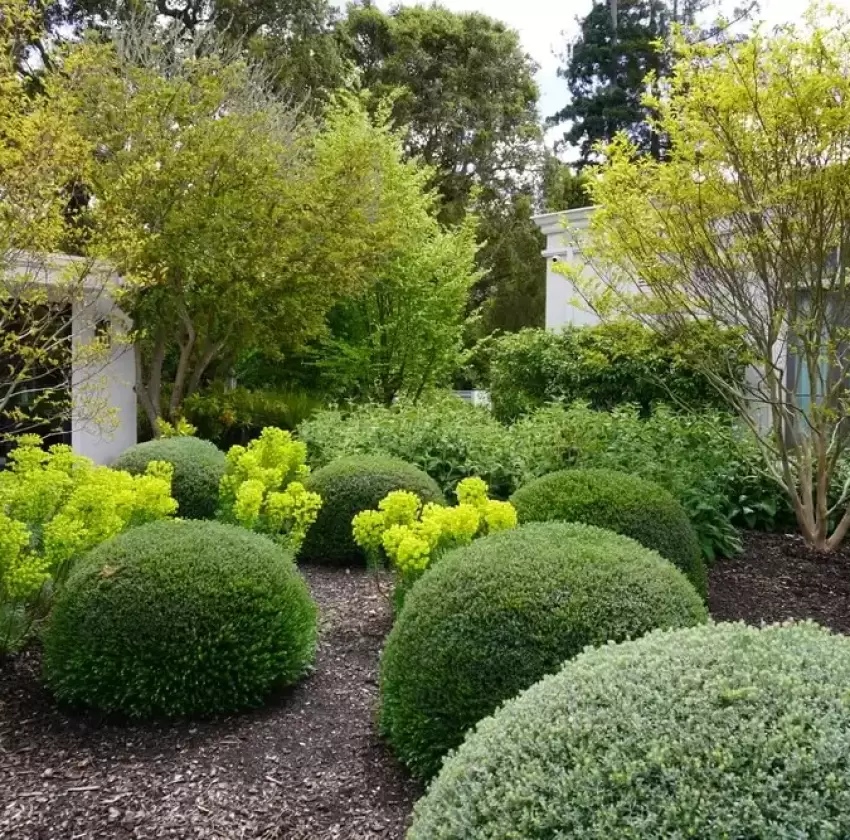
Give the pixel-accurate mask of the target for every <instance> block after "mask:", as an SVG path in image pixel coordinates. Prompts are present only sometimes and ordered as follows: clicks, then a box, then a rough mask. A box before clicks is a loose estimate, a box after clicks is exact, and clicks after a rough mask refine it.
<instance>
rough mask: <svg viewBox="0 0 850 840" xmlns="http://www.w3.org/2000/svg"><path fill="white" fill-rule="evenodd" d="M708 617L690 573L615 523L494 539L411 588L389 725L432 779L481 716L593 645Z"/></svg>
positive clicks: (398, 747)
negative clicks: (613, 527)
mask: <svg viewBox="0 0 850 840" xmlns="http://www.w3.org/2000/svg"><path fill="white" fill-rule="evenodd" d="M706 618H707V614H706V610H705V607H704V605H703V603H702V601H701V599H700V597H699V596H698V595H697V593H696V592H695V591H694V588H693V587H692V586H691V585H690V584H689V583H688V581H687V580H686V578H685V576H684V575H683V574H682V573H681V572H680V571H678V570H677V569H676V568H675V567H674V566H673V565H672V564H671V563H669V562H667V561H666V560H663V559H662V558H661V557H660V556H659V555H658V554H656V553H655V552H654V551H649V550H647V549H645V548H643V547H642V546H640V545H638V543H636V542H635V541H634V540H631V539H628V538H626V537H622V536H620V535H618V534H613V533H611V532H610V531H603V530H601V529H599V528H592V527H590V526H587V525H576V524H566V523H560V522H559V523H547V524H535V525H526V526H523V527H522V528H519V529H518V530H516V531H506V532H502V533H499V534H495V535H493V536H491V537H486V538H484V539H481V540H478V541H476V542H475V543H473V544H472V545H470V546H468V547H466V548H462V549H457V550H455V551H453V552H450V553H449V554H447V555H446V556H445V557H444V558H443V559H441V560H440V562H439V563H437V564H436V565H435V566H434V567H433V568H432V569H431V570H429V571H428V573H427V574H426V575H425V576H424V577H423V578H422V579H421V580H420V581H419V582H418V583H417V584H416V585H415V586H414V587H413V588H412V589H411V591H410V592H409V593H408V595H407V598H406V600H405V605H404V609H403V610H402V611H401V613H400V615H399V618H398V620H397V622H396V624H395V626H394V627H393V629H392V632H391V633H390V635H389V638H388V640H387V644H386V648H385V650H384V653H383V656H382V659H381V712H380V727H381V731H382V733H383V734H384V735H385V736H386V737H387V739H388V740H389V742H390V743H391V745H392V746H393V748H394V749H395V751H396V753H397V754H398V756H399V758H400V759H401V760H402V761H403V762H404V763H405V764H406V765H407V766H408V767H409V768H410V769H411V770H412V771H413V772H414V773H415V774H416V775H418V776H422V777H426V778H427V777H429V776H431V775H433V774H434V773H435V772H436V771H437V770H438V769H439V766H440V760H441V759H442V757H443V756H444V755H445V754H446V753H447V752H448V751H449V750H450V749H452V748H453V747H456V746H457V745H458V744H459V743H460V742H461V740H462V739H463V735H464V733H465V732H466V731H467V730H468V729H469V728H470V727H471V726H472V725H473V724H475V723H476V722H477V721H478V720H480V719H481V718H483V717H485V716H486V715H488V714H490V713H491V712H492V711H493V710H494V709H495V708H496V707H497V706H498V705H499V704H500V703H501V702H502V701H504V700H507V699H508V698H510V697H513V696H514V695H515V694H517V693H518V692H519V691H522V690H523V689H525V688H528V686H530V685H532V684H533V683H535V682H536V681H537V680H539V679H540V678H541V677H542V676H543V675H544V674H547V673H552V672H554V671H556V670H557V669H558V668H559V666H560V665H561V663H562V662H563V661H564V660H565V659H568V658H570V657H572V656H575V655H576V654H577V653H579V652H580V651H581V650H582V648H583V647H584V646H585V645H591V644H601V643H603V642H606V641H608V640H609V639H615V640H622V639H626V638H630V637H635V636H640V635H642V634H644V633H646V632H647V631H649V630H652V629H654V628H657V627H682V626H687V625H691V624H696V623H699V622H702V621H705V620H706Z"/></svg>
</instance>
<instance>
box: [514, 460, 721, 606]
mask: <svg viewBox="0 0 850 840" xmlns="http://www.w3.org/2000/svg"><path fill="white" fill-rule="evenodd" d="M511 501H512V502H513V504H514V506H515V507H516V509H517V514H518V515H519V521H520V522H551V521H561V522H584V523H585V524H587V525H595V526H596V527H598V528H606V529H607V530H609V531H615V532H616V533H618V534H623V535H625V536H627V537H631V538H632V539H634V540H637V541H638V542H639V543H640V544H641V545H644V546H646V547H647V548H651V549H653V550H654V551H657V552H658V553H659V554H660V555H661V556H662V557H666V558H667V559H668V560H669V561H670V562H671V563H674V564H675V565H676V566H678V567H679V568H680V569H681V570H682V571H683V572H684V573H685V574H686V575H687V576H688V580H690V582H691V583H692V584H693V585H694V586H695V587H696V589H697V591H698V592H699V593H700V595H702V596H703V598H705V597H706V594H707V589H708V583H707V578H706V570H705V563H704V562H703V559H702V552H701V550H700V546H699V541H698V539H697V535H696V533H695V531H694V529H693V526H692V525H691V523H690V520H689V519H688V515H687V513H685V509H684V508H683V507H682V506H681V505H680V504H679V503H678V502H677V501H676V500H675V499H674V498H673V496H672V495H671V494H670V493H668V492H667V491H666V490H665V489H664V488H663V487H661V486H660V485H658V484H655V483H654V482H652V481H646V480H644V479H642V478H638V477H637V476H634V475H629V474H628V473H622V472H617V471H616V470H604V469H572V470H562V471H560V472H555V473H551V474H549V475H544V476H543V477H542V478H538V479H536V480H535V481H532V482H530V483H529V484H526V485H524V486H523V487H521V488H520V489H519V490H517V492H516V493H514V495H513V496H512V497H511Z"/></svg>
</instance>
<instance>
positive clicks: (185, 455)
mask: <svg viewBox="0 0 850 840" xmlns="http://www.w3.org/2000/svg"><path fill="white" fill-rule="evenodd" d="M151 461H166V462H167V463H169V464H171V466H172V467H173V468H174V479H173V482H172V494H173V495H174V498H175V499H176V500H177V515H178V516H180V517H181V518H182V519H212V518H213V517H214V516H215V512H216V508H217V507H218V485H219V482H220V481H221V477H222V476H223V475H224V453H223V452H222V451H221V450H220V449H218V448H217V447H216V446H214V445H213V444H211V443H210V442H209V441H206V440H200V439H199V438H196V437H186V436H177V437H166V438H158V439H156V440H150V441H148V442H147V443H139V444H137V445H136V446H131V447H130V448H129V449H128V450H127V451H126V452H123V453H122V454H121V455H119V456H118V458H117V459H116V460H115V462H114V463H113V464H112V467H113V469H116V470H126V471H127V472H128V473H131V474H132V475H139V474H141V473H143V472H144V471H145V470H146V469H147V466H148V464H149V463H150V462H151Z"/></svg>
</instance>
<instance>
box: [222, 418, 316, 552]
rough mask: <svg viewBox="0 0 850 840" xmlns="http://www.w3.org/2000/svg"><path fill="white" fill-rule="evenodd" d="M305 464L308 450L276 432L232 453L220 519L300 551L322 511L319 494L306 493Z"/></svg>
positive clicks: (272, 430)
mask: <svg viewBox="0 0 850 840" xmlns="http://www.w3.org/2000/svg"><path fill="white" fill-rule="evenodd" d="M306 461H307V447H306V446H305V445H304V444H303V443H301V442H300V441H297V440H295V439H294V438H293V437H292V435H291V434H290V433H289V432H285V431H283V430H282V429H276V428H274V427H271V426H269V427H267V428H265V429H263V431H262V433H261V434H260V436H259V437H258V438H257V439H256V440H252V441H251V442H250V443H249V444H248V446H234V447H232V448H231V449H230V451H229V452H228V453H227V461H226V466H225V471H224V476H223V478H222V479H221V485H220V488H219V499H220V518H221V519H223V520H224V521H226V522H231V523H235V524H238V525H241V526H242V527H243V528H249V529H250V530H252V531H257V532H258V533H261V534H266V535H268V536H270V537H272V538H274V539H275V540H276V541H277V542H279V543H281V544H282V545H284V546H286V547H287V548H290V549H292V550H293V551H297V550H298V548H299V547H300V546H301V543H302V542H303V541H304V536H305V535H306V533H307V529H308V528H309V527H310V525H312V524H313V522H315V521H316V517H317V516H318V513H319V509H320V508H321V506H322V499H321V497H320V496H319V494H318V493H312V492H310V491H309V490H307V489H306V488H305V487H304V484H303V480H304V479H305V478H307V476H308V475H309V474H310V468H309V467H308V466H307V464H306Z"/></svg>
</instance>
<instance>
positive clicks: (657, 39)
mask: <svg viewBox="0 0 850 840" xmlns="http://www.w3.org/2000/svg"><path fill="white" fill-rule="evenodd" d="M614 5H615V8H616V15H615V14H613V13H612V4H611V2H610V0H609V2H603V0H594V4H593V8H592V9H591V10H590V12H589V13H588V14H587V15H586V16H585V17H584V18H583V19H582V20H581V21H580V33H579V36H578V38H577V39H576V40H575V41H574V42H573V43H571V44H569V45H568V47H567V50H566V51H565V53H564V54H563V55H562V57H561V60H562V62H563V63H562V66H561V67H560V68H559V69H558V75H559V76H560V77H561V78H563V79H565V80H566V82H567V88H568V90H569V96H570V98H569V102H568V103H567V105H565V106H564V108H562V109H561V110H560V111H558V113H556V114H554V115H552V116H551V117H549V119H548V122H549V123H550V124H551V125H558V124H560V123H563V122H570V123H571V125H570V127H569V129H568V130H567V131H566V133H565V134H564V142H565V143H567V144H569V145H574V146H577V147H578V148H579V151H580V155H581V157H580V163H581V165H585V164H587V163H590V162H592V161H593V160H594V154H593V148H594V146H595V144H596V143H597V142H598V141H600V140H601V141H605V142H609V141H610V140H611V139H612V138H613V137H614V135H615V134H616V133H617V132H618V131H624V132H625V133H626V134H627V135H628V136H629V139H630V140H631V141H632V143H633V144H634V145H635V147H636V148H637V149H638V150H639V151H640V152H641V153H642V154H647V153H648V154H650V155H652V157H654V158H655V159H656V160H658V159H660V158H661V157H662V156H663V155H664V143H665V138H664V137H663V136H662V135H661V134H659V133H658V132H657V131H655V130H654V128H653V127H652V126H651V124H650V123H649V122H648V120H647V118H648V117H650V116H651V115H652V112H651V111H650V110H649V109H648V107H647V105H646V103H645V102H644V100H643V97H644V94H645V93H647V92H648V90H647V84H648V83H647V81H646V77H647V75H648V74H649V73H652V74H654V76H655V78H656V80H658V79H661V78H664V77H667V76H669V75H670V72H671V62H672V59H673V56H672V52H671V50H670V49H668V47H667V44H668V42H669V38H670V33H671V29H672V27H673V25H674V24H681V25H682V26H685V27H692V28H694V27H696V25H697V23H698V19H699V17H700V15H701V13H702V12H704V11H705V10H706V9H708V8H710V7H711V6H714V5H716V0H619V2H617V3H616V4H614ZM756 8H757V2H756V0H744V2H743V3H742V4H741V6H739V7H737V8H736V9H735V11H734V13H733V16H732V22H733V23H734V22H738V21H739V20H742V19H744V18H746V17H748V16H749V15H750V14H751V13H752V12H753V11H754V10H755V9H756ZM725 25H728V24H722V25H721V28H722V27H723V26H725ZM695 31H696V30H695ZM712 34H714V31H713V30H712V29H711V28H709V29H707V30H700V31H698V32H697V39H702V38H705V37H708V36H709V35H712Z"/></svg>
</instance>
